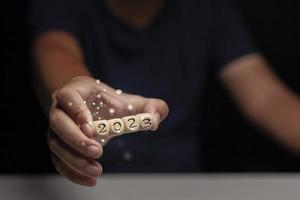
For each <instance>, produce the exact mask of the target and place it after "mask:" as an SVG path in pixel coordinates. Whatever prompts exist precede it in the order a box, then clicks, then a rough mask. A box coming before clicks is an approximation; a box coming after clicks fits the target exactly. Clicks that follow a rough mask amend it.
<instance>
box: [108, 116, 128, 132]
mask: <svg viewBox="0 0 300 200" xmlns="http://www.w3.org/2000/svg"><path fill="white" fill-rule="evenodd" d="M108 124H109V130H110V131H109V134H111V135H113V136H115V135H122V134H123V133H124V123H123V121H122V119H120V118H116V119H111V120H108Z"/></svg>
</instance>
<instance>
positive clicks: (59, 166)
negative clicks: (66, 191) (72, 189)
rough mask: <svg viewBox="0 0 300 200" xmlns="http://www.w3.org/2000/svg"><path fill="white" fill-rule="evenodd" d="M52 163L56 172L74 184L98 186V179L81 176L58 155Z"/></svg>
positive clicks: (54, 156)
mask: <svg viewBox="0 0 300 200" xmlns="http://www.w3.org/2000/svg"><path fill="white" fill-rule="evenodd" d="M52 162H53V164H54V166H55V168H56V170H57V171H58V172H59V173H60V174H61V175H63V176H65V177H66V178H67V179H69V180H70V181H72V182H73V183H76V184H80V185H84V186H95V185H96V184H97V178H96V177H91V176H88V175H85V174H81V173H79V172H77V171H76V170H74V169H72V168H71V167H69V166H68V165H67V164H66V163H64V162H63V161H62V160H60V159H59V158H58V157H57V156H56V155H54V154H53V155H52Z"/></svg>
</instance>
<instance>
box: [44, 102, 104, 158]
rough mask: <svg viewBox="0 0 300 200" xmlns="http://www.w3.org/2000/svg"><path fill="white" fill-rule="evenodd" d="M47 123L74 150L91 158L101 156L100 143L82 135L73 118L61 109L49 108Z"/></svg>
mask: <svg viewBox="0 0 300 200" xmlns="http://www.w3.org/2000/svg"><path fill="white" fill-rule="evenodd" d="M49 124H50V127H51V129H52V130H53V131H54V132H55V133H56V135H57V136H58V137H59V138H60V139H61V140H62V141H63V142H65V143H66V144H68V145H69V146H70V147H71V148H73V149H74V150H76V151H78V152H80V153H81V154H83V155H85V156H87V157H90V158H93V159H97V158H99V157H100V156H101V154H102V147H101V145H100V144H99V143H98V142H96V141H94V140H93V139H91V138H88V137H87V136H86V135H84V134H83V133H82V131H81V130H80V128H79V127H78V126H77V125H76V124H75V123H74V122H73V120H72V119H71V118H70V117H69V116H68V115H67V114H66V113H65V112H64V111H62V110H61V109H59V108H54V109H51V111H50V118H49Z"/></svg>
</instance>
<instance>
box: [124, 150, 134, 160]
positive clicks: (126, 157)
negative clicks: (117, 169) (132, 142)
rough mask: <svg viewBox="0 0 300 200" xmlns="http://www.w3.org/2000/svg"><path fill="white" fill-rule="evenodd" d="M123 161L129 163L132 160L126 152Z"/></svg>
mask: <svg viewBox="0 0 300 200" xmlns="http://www.w3.org/2000/svg"><path fill="white" fill-rule="evenodd" d="M124 159H125V160H126V161H130V160H131V159H132V155H131V153H129V152H126V153H125V154H124Z"/></svg>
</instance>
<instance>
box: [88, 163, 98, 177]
mask: <svg viewBox="0 0 300 200" xmlns="http://www.w3.org/2000/svg"><path fill="white" fill-rule="evenodd" d="M85 172H86V173H87V174H88V175H90V176H98V175H99V168H98V167H97V166H93V165H89V166H87V168H86V169H85Z"/></svg>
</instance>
